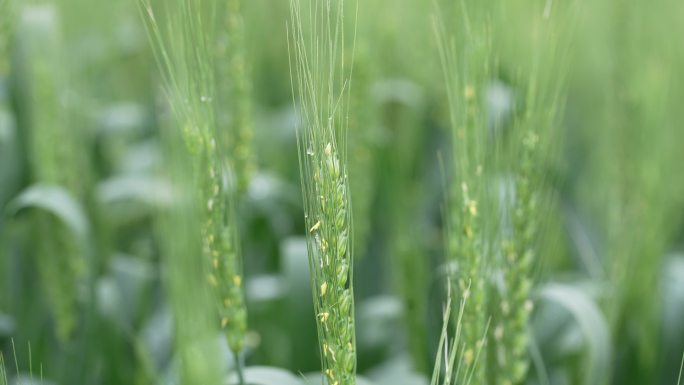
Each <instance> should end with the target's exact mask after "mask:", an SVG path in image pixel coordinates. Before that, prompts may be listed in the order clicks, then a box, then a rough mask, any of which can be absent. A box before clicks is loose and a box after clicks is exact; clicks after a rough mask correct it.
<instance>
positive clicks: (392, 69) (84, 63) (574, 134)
mask: <svg viewBox="0 0 684 385" xmlns="http://www.w3.org/2000/svg"><path fill="white" fill-rule="evenodd" d="M0 1H2V3H1V4H2V5H1V6H0V208H1V210H2V211H1V212H0V351H1V352H2V355H3V357H4V358H3V361H4V362H5V364H6V366H7V373H8V374H7V379H8V380H9V383H10V384H19V383H22V384H23V383H30V382H29V379H30V378H31V377H33V378H34V381H38V379H39V378H42V379H43V380H42V382H43V383H46V384H51V383H55V384H174V383H179V382H180V377H179V371H178V365H177V362H178V357H177V354H178V352H177V351H176V349H175V348H174V346H175V345H174V342H173V341H174V336H176V337H177V335H175V334H174V331H173V328H174V322H175V320H176V317H177V310H174V309H176V308H177V306H179V305H178V303H181V304H183V303H184V304H187V305H188V306H193V307H192V309H200V310H199V311H201V308H202V301H199V302H198V301H194V300H193V298H185V297H183V292H184V290H190V291H192V290H194V289H193V287H192V282H193V281H192V280H188V282H185V286H183V284H180V286H179V285H176V287H175V289H173V290H169V288H167V287H165V286H166V285H168V282H169V281H174V280H180V281H182V280H183V274H184V273H186V272H187V271H186V270H180V271H178V270H177V269H178V266H176V270H174V269H167V268H166V267H165V263H166V261H168V260H172V259H167V258H182V255H181V256H176V257H174V256H173V255H176V254H178V255H180V254H182V252H183V250H186V251H187V253H190V254H192V253H193V249H192V247H191V246H192V245H191V244H190V243H187V242H185V243H184V241H183V234H185V233H187V232H188V231H192V230H191V229H192V228H193V227H192V226H193V224H192V222H185V221H184V219H183V218H185V217H177V218H175V222H174V218H173V217H172V218H170V219H169V218H165V217H164V215H163V211H164V208H165V207H168V206H169V205H170V204H172V203H173V202H174V200H173V195H174V192H173V191H174V189H173V184H172V183H170V181H169V180H168V178H167V176H168V175H169V174H168V172H167V171H168V170H169V168H174V167H175V168H182V167H183V165H182V164H180V163H182V161H180V160H178V159H176V160H174V159H169V156H168V154H169V153H168V152H167V151H165V150H164V145H163V142H162V137H163V135H161V133H162V132H163V130H165V129H168V124H167V123H168V122H166V120H168V116H167V115H168V112H167V111H166V107H165V106H164V103H163V97H164V94H163V92H162V90H161V87H160V77H159V73H158V72H157V67H156V65H155V63H154V58H153V56H152V51H151V48H150V44H149V43H148V39H147V36H146V33H145V29H144V26H143V22H142V20H141V17H140V14H139V10H138V5H137V2H136V1H134V0H117V1H93V0H53V1H49V0H14V1H12V0H0ZM437 3H439V4H438V5H437ZM463 3H467V4H468V6H469V12H471V13H472V14H473V15H476V14H478V13H480V14H484V15H487V16H486V17H485V18H486V19H488V20H489V24H487V25H488V26H489V28H490V29H491V30H490V34H491V41H492V47H491V50H492V52H493V53H494V54H493V55H494V57H493V58H494V60H495V61H496V62H497V67H496V68H497V72H495V73H490V74H489V75H488V76H489V77H490V78H488V79H487V84H488V86H487V88H486V90H487V94H486V100H487V104H488V111H491V113H493V114H503V115H502V116H504V117H505V115H506V114H510V113H511V110H513V109H514V108H515V95H519V94H521V93H523V92H524V90H522V89H519V88H517V87H519V86H518V85H517V83H516V80H517V79H518V78H519V76H520V73H522V74H523V75H522V76H523V77H524V74H525V71H529V67H530V66H531V65H532V62H533V58H535V57H537V56H538V55H541V56H542V57H543V56H544V55H549V56H551V55H555V53H553V54H552V53H551V52H562V53H563V55H562V62H561V64H562V65H557V62H556V61H553V60H541V61H539V63H542V64H541V65H542V66H546V67H545V68H543V69H542V72H543V73H548V74H550V75H549V76H552V77H558V78H563V79H564V82H563V83H564V84H565V88H564V90H563V96H564V97H563V100H562V102H561V103H562V106H561V108H560V109H561V110H562V111H563V114H562V121H561V127H560V129H561V135H560V138H559V139H558V145H557V146H556V147H554V151H556V154H555V156H553V157H552V159H554V162H553V163H550V164H548V165H544V168H545V169H546V171H547V173H548V175H549V176H550V177H549V178H548V179H547V184H548V186H547V188H548V189H550V191H551V192H552V195H553V197H554V204H553V205H552V207H551V208H549V210H548V212H547V216H548V223H547V224H546V226H545V229H544V233H545V237H544V242H543V245H542V247H541V250H542V253H541V260H542V262H541V264H540V265H539V266H538V268H537V269H535V276H534V277H531V278H532V279H533V280H534V282H535V284H534V288H533V299H534V302H535V310H534V312H533V314H532V317H531V320H530V322H529V329H530V335H531V336H532V338H531V340H532V343H531V346H530V348H529V349H528V350H529V352H528V355H529V360H530V362H531V367H530V370H529V371H528V375H527V378H526V379H525V383H527V384H558V385H561V384H597V385H598V384H621V385H629V384H635V385H642V384H675V383H676V381H677V374H678V371H679V365H680V360H681V357H682V352H684V126H682V122H684V109H682V108H681V103H682V102H683V101H684V76H682V69H684V3H683V2H681V1H677V0H654V1H639V0H629V1H622V0H596V1H581V2H579V3H578V4H575V3H572V4H573V5H576V6H575V7H571V6H569V5H568V4H567V2H560V1H552V0H515V1H483V2H474V1H464V2H463ZM459 4H460V3H459V2H458V1H456V0H454V1H447V0H441V1H437V2H431V1H422V0H369V1H359V4H358V20H357V21H356V26H355V27H354V25H353V24H352V23H353V19H354V18H353V17H351V16H348V17H347V18H346V19H345V20H346V21H347V22H348V23H349V26H348V27H347V28H348V31H353V30H354V28H356V34H357V37H356V55H355V56H354V58H355V59H354V63H353V64H354V76H353V81H352V90H351V93H352V99H351V100H352V101H351V107H350V110H351V115H350V126H349V132H348V137H349V145H348V151H349V154H348V159H349V163H348V169H349V178H350V180H351V189H352V191H351V196H352V202H353V208H354V213H353V216H354V248H355V254H356V256H355V258H356V262H355V266H354V268H355V272H354V293H355V300H356V318H357V322H356V327H357V345H358V346H357V350H358V364H357V366H358V372H359V374H360V375H362V376H363V378H364V380H363V381H369V382H370V383H374V384H379V385H381V384H387V385H389V384H392V385H404V384H405V385H414V384H415V385H418V384H426V383H428V380H427V378H428V374H429V373H431V370H432V367H433V364H434V354H435V351H436V349H437V344H438V340H439V332H440V330H441V322H442V315H441V308H442V303H443V301H444V296H443V291H442V288H443V286H444V283H445V271H447V270H448V268H449V267H448V266H447V265H445V262H444V261H445V245H446V241H445V239H444V236H445V234H446V230H445V226H444V223H445V221H444V218H443V212H444V206H445V202H446V200H445V199H446V197H445V194H444V186H445V184H446V183H447V181H446V180H445V172H444V164H443V162H442V161H441V159H442V156H448V154H449V153H450V151H451V150H450V147H449V146H450V145H449V137H450V133H449V117H448V108H449V106H448V103H447V98H446V89H445V80H444V78H443V75H442V71H441V69H440V63H439V55H438V49H437V44H436V42H437V39H436V37H435V34H434V31H433V19H434V16H435V15H436V14H439V13H443V14H442V15H441V19H442V20H443V21H444V23H445V24H446V25H447V27H448V26H451V25H453V24H456V23H461V22H462V19H459V18H457V17H454V16H453V15H454V13H452V8H454V7H457V6H459ZM350 9H351V8H350ZM241 11H242V12H243V15H242V16H243V18H244V33H245V36H244V41H245V47H246V51H245V53H244V54H245V58H246V62H247V63H248V65H247V71H245V75H244V76H245V77H246V79H247V82H248V83H249V85H250V87H251V91H252V92H251V100H249V102H250V103H251V107H252V108H251V111H252V116H251V119H252V120H253V127H254V132H253V143H252V146H251V147H252V151H254V153H253V159H254V160H255V162H256V168H255V170H256V171H255V172H254V173H252V175H251V179H250V180H249V182H248V185H247V187H246V190H245V192H244V194H243V195H242V196H241V197H240V199H239V202H238V207H237V212H238V220H239V227H240V229H239V233H240V237H241V244H242V246H241V249H242V255H243V263H244V270H245V273H244V275H245V283H244V287H245V290H246V300H247V308H248V314H249V317H248V318H249V331H248V333H247V337H246V340H247V342H246V344H247V348H246V353H245V357H244V359H245V363H246V365H247V367H248V369H247V373H246V374H247V377H248V380H249V381H252V382H254V383H257V384H289V383H293V384H294V383H300V382H298V381H300V380H301V376H299V374H300V373H301V374H304V375H306V376H307V378H311V383H313V382H315V381H318V380H317V379H316V377H309V376H310V375H309V373H315V372H316V371H320V360H319V357H318V354H319V353H318V347H317V334H316V327H315V318H314V311H313V305H312V298H311V287H310V284H309V271H308V260H307V252H306V239H305V235H306V231H307V229H306V228H305V225H304V217H303V211H302V210H303V208H302V199H301V190H300V187H299V185H300V183H299V178H300V175H299V167H298V160H297V140H296V131H295V122H296V119H297V111H296V110H295V109H294V107H293V103H292V90H291V80H290V69H289V59H288V42H287V36H286V33H285V28H286V22H287V21H288V20H289V5H288V2H287V1H286V0H249V1H243V3H242V9H241ZM353 14H354V11H353V10H352V11H350V12H348V15H353ZM540 17H543V18H550V19H551V22H550V24H551V25H552V26H555V27H557V28H553V29H552V33H556V34H558V35H559V38H558V39H553V40H552V41H555V42H558V44H562V46H561V47H548V46H546V47H545V46H539V45H538V44H536V42H537V41H538V36H535V33H536V32H535V31H536V30H535V28H534V25H535V23H534V22H533V21H534V20H536V19H538V18H540ZM480 20H481V19H480ZM349 57H351V56H349ZM549 59H550V58H549ZM169 221H171V222H169ZM174 223H175V224H176V226H173V224H174ZM170 224H171V225H170ZM165 238H166V241H165V240H164V239H165ZM169 238H171V239H173V240H174V241H175V242H176V243H169V242H168V239H169ZM169 244H172V245H175V246H169ZM169 247H170V248H169ZM166 254H173V255H166ZM186 264H187V262H186ZM186 267H187V268H188V269H190V270H192V268H193V267H192V266H191V264H189V266H186ZM173 277H176V278H173ZM170 293H181V294H179V296H180V297H183V298H184V299H178V298H169V295H170ZM185 294H187V293H185ZM186 296H187V295H186ZM191 297H192V296H191ZM174 301H181V302H174ZM183 301H184V302H183ZM193 327H197V325H194V326H193ZM214 337H215V336H214V335H213V334H210V333H208V334H207V336H206V338H207V339H212V338H214ZM189 343H191V344H192V346H191V349H190V350H189V351H190V352H192V349H198V350H202V349H205V348H208V347H207V346H209V345H212V344H211V341H205V340H196V341H192V342H189ZM212 346H213V345H212ZM218 346H219V347H218V348H217V350H216V352H215V353H216V354H215V355H214V358H216V361H217V363H216V365H218V366H219V367H220V370H223V372H222V373H231V372H232V371H231V366H232V365H233V362H234V361H233V359H232V358H231V353H230V351H229V350H228V348H227V345H225V342H222V343H221V344H219V345H218ZM14 357H16V358H14ZM14 360H16V366H15V365H14ZM195 364H196V365H210V364H209V363H207V362H196V363H195ZM276 368H280V369H276ZM288 372H289V373H290V374H288ZM226 376H228V374H226ZM0 377H1V376H0ZM2 381H3V379H0V383H3V382H2ZM22 381H24V382H22ZM198 381H199V380H198ZM226 381H233V380H231V379H229V378H228V377H226ZM360 382H361V381H360ZM195 383H201V381H199V382H195ZM301 383H304V382H301Z"/></svg>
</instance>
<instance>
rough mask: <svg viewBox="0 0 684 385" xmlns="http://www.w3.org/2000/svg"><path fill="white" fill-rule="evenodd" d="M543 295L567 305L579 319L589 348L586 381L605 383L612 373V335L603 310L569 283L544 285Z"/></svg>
mask: <svg viewBox="0 0 684 385" xmlns="http://www.w3.org/2000/svg"><path fill="white" fill-rule="evenodd" d="M538 295H539V297H540V298H543V299H545V300H547V301H552V302H555V303H556V304H558V305H560V306H562V307H563V308H565V309H566V310H567V311H568V312H569V313H570V314H571V315H572V316H573V318H574V319H575V321H576V322H577V324H578V325H579V327H580V330H581V331H582V334H583V335H584V340H585V343H586V346H587V348H588V353H589V357H588V359H587V367H586V372H585V373H586V377H585V381H584V383H585V384H601V383H603V381H604V380H605V379H606V378H607V375H608V374H609V372H610V364H611V355H612V344H611V334H610V330H609V329H608V323H607V322H606V319H605V317H604V316H603V313H601V310H600V309H599V307H598V306H597V305H596V303H595V302H594V301H593V300H592V299H591V298H590V297H589V296H588V295H587V294H586V293H584V292H583V291H582V290H580V289H578V288H576V287H574V286H571V285H566V284H549V285H546V286H544V287H542V288H541V290H540V291H539V293H538Z"/></svg>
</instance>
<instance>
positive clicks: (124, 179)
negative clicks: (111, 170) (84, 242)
mask: <svg viewBox="0 0 684 385" xmlns="http://www.w3.org/2000/svg"><path fill="white" fill-rule="evenodd" d="M97 198H98V200H99V201H100V202H102V203H105V204H109V203H114V202H118V201H125V200H133V201H139V202H142V203H145V204H149V205H151V206H165V205H168V204H170V203H171V202H172V201H173V193H172V190H171V186H169V184H168V183H166V182H165V181H163V180H158V179H154V178H150V177H147V176H143V175H133V176H118V177H113V178H110V179H107V180H105V181H104V182H102V183H100V184H99V185H98V186H97Z"/></svg>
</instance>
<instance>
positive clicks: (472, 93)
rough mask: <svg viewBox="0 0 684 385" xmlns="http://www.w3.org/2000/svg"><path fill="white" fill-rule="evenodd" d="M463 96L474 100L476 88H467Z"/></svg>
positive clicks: (469, 86) (468, 86) (470, 86)
mask: <svg viewBox="0 0 684 385" xmlns="http://www.w3.org/2000/svg"><path fill="white" fill-rule="evenodd" d="M463 96H465V98H466V99H467V100H469V99H472V98H473V97H474V96H475V87H473V86H472V85H470V84H468V85H467V86H465V89H464V90H463Z"/></svg>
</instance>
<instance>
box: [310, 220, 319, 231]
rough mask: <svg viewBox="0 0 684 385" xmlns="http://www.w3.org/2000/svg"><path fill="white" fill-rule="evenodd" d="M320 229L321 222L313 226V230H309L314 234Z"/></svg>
mask: <svg viewBox="0 0 684 385" xmlns="http://www.w3.org/2000/svg"><path fill="white" fill-rule="evenodd" d="M320 228H321V221H318V222H316V224H315V225H313V226H311V228H310V229H309V232H310V233H313V232H314V231H316V230H318V229H320Z"/></svg>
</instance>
